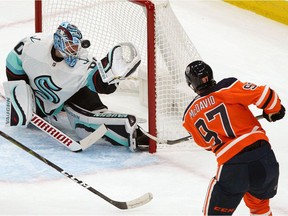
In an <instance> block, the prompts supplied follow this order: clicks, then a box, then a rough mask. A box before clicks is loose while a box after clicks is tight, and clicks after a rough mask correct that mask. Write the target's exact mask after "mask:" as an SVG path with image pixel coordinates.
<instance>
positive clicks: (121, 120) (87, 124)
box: [64, 104, 138, 151]
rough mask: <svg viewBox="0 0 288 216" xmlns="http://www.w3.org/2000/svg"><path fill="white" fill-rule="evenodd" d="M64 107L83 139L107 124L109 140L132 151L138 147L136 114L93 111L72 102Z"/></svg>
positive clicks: (74, 127)
mask: <svg viewBox="0 0 288 216" xmlns="http://www.w3.org/2000/svg"><path fill="white" fill-rule="evenodd" d="M72 107H73V108H72ZM64 108H65V111H66V113H67V116H68V119H69V122H70V124H71V126H72V128H73V129H74V130H75V132H76V134H77V135H78V136H79V137H80V138H81V139H83V138H85V137H86V136H88V135H89V134H91V133H92V132H93V131H94V130H96V129H97V128H98V127H99V126H100V125H102V124H105V126H106V127H107V132H106V134H105V137H106V138H108V140H109V141H112V143H115V144H119V145H123V146H126V147H129V149H130V150H131V151H134V150H135V149H136V139H135V138H136V137H135V136H136V129H137V128H138V126H137V121H136V117H135V116H132V115H128V114H120V113H111V112H109V111H106V112H102V113H99V112H98V113H92V112H89V111H87V110H84V109H82V108H80V107H78V106H76V105H71V104H70V105H69V106H68V105H65V106H64Z"/></svg>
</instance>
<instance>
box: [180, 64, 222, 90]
mask: <svg viewBox="0 0 288 216" xmlns="http://www.w3.org/2000/svg"><path fill="white" fill-rule="evenodd" d="M206 76H207V77H208V80H206V81H205V82H203V80H202V78H204V77H206ZM185 77H186V82H187V84H188V86H189V87H192V88H193V90H194V91H195V92H198V91H201V90H203V89H205V88H208V87H210V86H213V85H215V83H216V82H215V80H214V78H213V71H212V69H211V67H210V66H209V65H208V64H206V63H205V62H203V61H201V60H197V61H193V62H191V63H190V64H189V65H188V66H187V67H186V71H185Z"/></svg>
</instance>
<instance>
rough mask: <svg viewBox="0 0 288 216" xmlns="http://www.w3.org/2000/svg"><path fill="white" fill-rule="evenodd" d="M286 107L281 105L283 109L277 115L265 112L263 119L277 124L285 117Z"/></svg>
mask: <svg viewBox="0 0 288 216" xmlns="http://www.w3.org/2000/svg"><path fill="white" fill-rule="evenodd" d="M285 111H286V110H285V107H284V106H283V105H281V109H280V111H279V112H277V113H271V114H266V113H265V112H264V110H263V117H264V118H265V119H266V120H267V121H269V122H275V121H277V120H280V119H282V118H283V117H284V116H285Z"/></svg>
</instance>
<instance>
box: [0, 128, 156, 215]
mask: <svg viewBox="0 0 288 216" xmlns="http://www.w3.org/2000/svg"><path fill="white" fill-rule="evenodd" d="M0 135H1V136H2V137H4V138H5V139H6V140H8V141H10V142H11V143H13V144H14V145H16V146H18V147H19V148H21V149H23V150H24V151H26V152H28V153H29V154H30V155H32V156H34V157H36V158H37V159H39V160H40V161H42V162H43V163H45V164H46V165H48V166H50V167H52V168H54V169H55V170H57V171H58V172H60V173H61V174H63V175H64V176H65V177H67V178H69V179H71V180H72V181H73V182H76V183H77V184H79V185H81V186H82V187H84V188H85V189H87V190H89V191H90V192H92V193H94V194H96V195H97V196H99V197H100V198H102V199H104V200H105V201H107V202H108V203H110V204H112V205H113V206H115V207H117V208H118V209H131V208H136V207H139V206H142V205H145V204H146V203H148V202H150V201H151V200H152V199H153V195H152V193H146V194H144V195H142V196H140V197H138V198H136V199H133V200H131V201H127V202H121V201H115V200H112V199H110V198H109V197H107V196H106V195H104V194H102V193H101V192H99V191H97V190H96V189H94V188H93V187H91V186H89V185H88V184H87V183H85V182H83V181H82V180H80V179H78V178H76V177H75V176H73V175H71V174H70V173H68V172H66V171H65V170H63V169H62V168H61V167H59V166H57V165H56V164H54V163H52V162H51V161H49V160H47V159H46V158H44V157H43V156H41V155H39V154H37V153H36V152H35V151H33V150H32V149H30V148H28V147H26V146H25V145H23V144H22V143H20V142H18V141H17V140H15V139H13V138H12V137H10V136H9V135H7V134H6V133H4V132H3V131H0Z"/></svg>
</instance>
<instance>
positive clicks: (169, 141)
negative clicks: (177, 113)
mask: <svg viewBox="0 0 288 216" xmlns="http://www.w3.org/2000/svg"><path fill="white" fill-rule="evenodd" d="M255 118H256V119H258V120H260V119H263V118H264V117H263V115H258V116H255ZM138 127H139V129H140V130H141V131H142V132H143V133H144V134H145V135H146V136H147V137H149V138H150V139H152V140H154V141H156V142H157V143H158V144H168V145H174V144H177V143H181V142H184V141H188V140H191V139H193V137H191V136H185V137H182V138H179V139H175V140H165V139H161V138H159V137H156V136H153V135H152V134H150V133H149V132H147V131H145V130H144V129H143V128H142V127H140V126H139V125H138Z"/></svg>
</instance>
